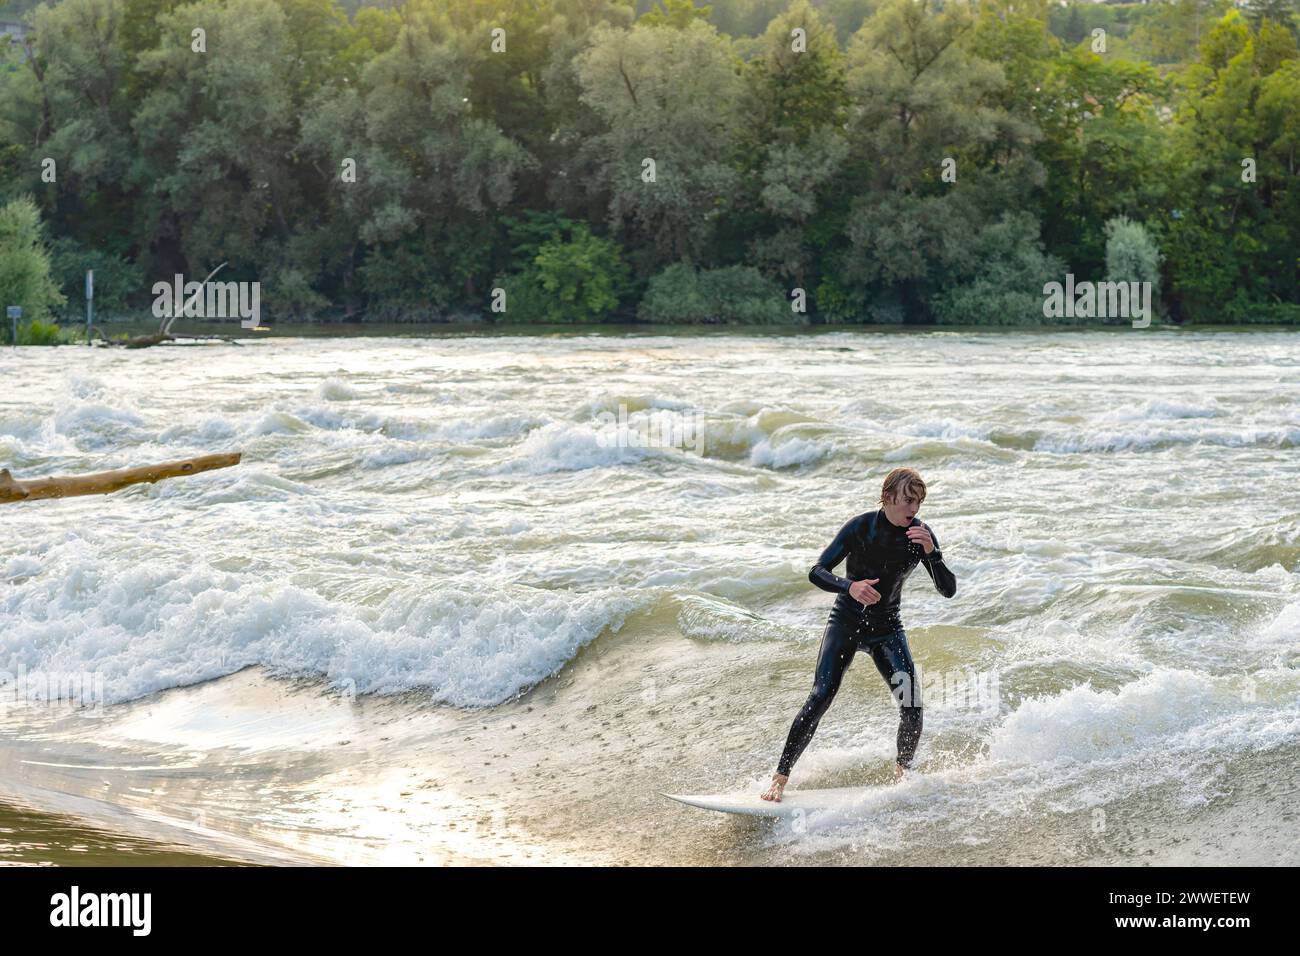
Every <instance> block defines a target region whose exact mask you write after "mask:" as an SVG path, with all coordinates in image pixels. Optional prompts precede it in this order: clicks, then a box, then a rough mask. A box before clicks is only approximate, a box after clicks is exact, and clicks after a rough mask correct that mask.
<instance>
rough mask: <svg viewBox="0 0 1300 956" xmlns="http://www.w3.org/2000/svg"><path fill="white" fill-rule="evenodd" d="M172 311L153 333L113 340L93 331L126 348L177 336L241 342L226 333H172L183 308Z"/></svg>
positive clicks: (147, 346) (99, 331) (148, 344)
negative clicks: (173, 324)
mask: <svg viewBox="0 0 1300 956" xmlns="http://www.w3.org/2000/svg"><path fill="white" fill-rule="evenodd" d="M224 265H225V263H224V262H223V263H221V265H220V266H217V267H216V268H215V269H213V270H212V271H211V272H209V273H208V278H207V279H204V280H203V282H202V283H201V285H207V283H208V279H211V278H212V277H213V276H214V275H216V274H217V273H218V272H220V271H221V267H222V266H224ZM172 311H173V312H174V313H175V314H173V315H165V316H163V318H162V322H160V323H159V324H158V331H157V332H155V333H153V334H152V335H135V336H132V337H131V338H129V339H123V340H122V341H114V340H113V339H110V338H109V337H108V336H107V335H105V334H104V333H103V332H102V331H101V330H100V329H99V328H97V327H94V328H93V331H95V332H98V333H99V337H100V338H101V339H103V340H104V341H105V342H106V343H107V344H109V345H115V346H121V347H122V348H127V349H147V348H149V347H150V346H151V345H162V344H163V343H164V342H175V341H176V340H177V339H178V338H182V339H220V340H221V341H222V342H226V343H228V344H230V345H241V344H242V343H240V342H236V341H235V340H234V339H232V338H230V337H229V336H226V335H172V323H173V322H175V321H176V320H177V318H179V317H180V315H181V313H182V312H184V309H183V308H182V309H173V310H172Z"/></svg>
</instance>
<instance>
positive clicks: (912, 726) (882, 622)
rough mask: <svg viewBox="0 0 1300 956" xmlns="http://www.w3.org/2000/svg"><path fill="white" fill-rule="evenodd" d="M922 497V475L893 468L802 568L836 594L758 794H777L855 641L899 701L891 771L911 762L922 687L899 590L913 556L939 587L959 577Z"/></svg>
mask: <svg viewBox="0 0 1300 956" xmlns="http://www.w3.org/2000/svg"><path fill="white" fill-rule="evenodd" d="M924 500H925V482H924V481H922V480H921V476H920V475H919V474H917V473H916V472H915V471H913V470H912V469H911V468H895V469H894V470H893V471H891V472H890V473H889V474H888V475H886V476H885V482H884V484H883V485H882V486H881V489H880V509H879V510H878V511H873V512H863V513H862V514H860V515H858V516H857V517H854V518H850V519H849V521H848V522H847V523H845V525H844V527H842V528H840V531H839V534H837V535H836V536H835V540H834V541H832V542H831V543H830V544H829V545H828V546H827V547H826V550H825V551H823V552H822V554H821V557H819V558H818V559H817V563H816V564H814V565H813V566H812V568H811V569H810V570H809V571H808V580H809V581H811V582H812V583H813V584H815V585H817V587H819V588H821V589H822V590H823V591H834V592H836V593H837V595H838V597H836V598H835V603H834V604H833V605H832V606H831V613H830V617H829V618H828V619H827V621H826V629H825V631H824V632H823V633H822V643H821V649H820V650H819V651H818V653H817V671H816V675H815V677H814V680H813V689H812V693H811V694H809V695H808V701H807V703H805V704H804V705H803V709H802V710H800V711H799V714H798V716H797V717H795V719H794V724H793V725H791V727H790V734H789V736H788V738H787V739H786V743H785V749H784V750H783V751H782V753H781V759H780V761H779V762H778V764H777V769H776V774H775V775H774V776H773V777H772V783H771V785H770V786H769V787H768V788H767V790H766V791H764V792H763V799H764V800H780V799H781V793H782V791H783V790H784V789H785V785H786V783H787V781H789V779H790V770H791V769H792V768H793V767H794V762H795V761H796V760H798V759H799V755H800V754H801V753H803V750H804V748H805V747H807V746H808V741H810V740H812V736H813V734H814V733H815V732H816V730H817V722H818V721H820V720H821V718H822V715H823V714H824V713H826V708H828V707H829V706H830V705H831V701H832V700H833V699H834V697H835V692H836V691H837V690H839V687H840V680H841V678H843V676H844V672H845V670H847V669H848V666H849V664H850V663H851V662H852V661H853V655H854V654H855V653H856V652H857V650H858V648H862V649H863V650H865V651H867V652H868V653H870V654H871V659H872V661H874V662H875V665H876V670H878V671H880V675H881V676H882V677H883V678H884V679H885V682H886V683H887V684H889V686H890V691H891V693H892V694H893V695H894V698H895V700H896V702H897V703H898V704H899V719H898V758H897V762H896V764H895V768H894V779H895V780H897V779H898V778H899V777H901V776H902V775H903V771H904V770H905V769H906V768H907V767H908V766H909V765H910V764H911V762H912V757H913V755H914V754H915V753H916V745H917V743H919V741H920V739H921V687H920V684H919V683H917V678H916V666H915V665H914V664H913V662H912V654H911V652H910V650H909V649H908V646H907V635H906V634H905V633H904V632H903V622H902V619H901V618H900V617H899V614H898V599H899V595H900V594H901V593H902V591H903V582H904V581H906V580H907V576H908V575H909V574H911V573H912V569H913V568H915V567H916V565H917V564H918V563H920V564H923V565H925V570H926V571H927V572H929V575H930V579H931V580H932V581H934V586H935V588H937V589H938V591H939V593H940V594H942V595H943V596H944V597H952V596H953V595H954V594H956V593H957V579H956V578H955V577H953V573H952V571H950V570H949V569H948V566H947V565H946V564H944V561H943V554H942V552H940V550H939V542H938V541H937V540H935V536H934V532H933V531H932V530H931V528H930V526H929V525H928V524H926V523H925V522H924V521H921V520H920V519H918V518H917V517H916V513H917V511H918V510H919V509H920V507H921V502H922V501H924ZM845 558H848V564H847V565H846V566H845V572H846V573H847V574H848V577H847V578H841V577H838V576H836V575H835V574H833V573H832V572H833V571H834V569H835V568H836V567H837V566H838V565H839V563H840V562H841V561H843V560H844V559H845Z"/></svg>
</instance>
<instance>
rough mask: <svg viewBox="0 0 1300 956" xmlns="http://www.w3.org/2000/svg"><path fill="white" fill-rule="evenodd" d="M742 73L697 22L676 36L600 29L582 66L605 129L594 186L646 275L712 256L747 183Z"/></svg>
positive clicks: (725, 47) (713, 33) (594, 145)
mask: <svg viewBox="0 0 1300 956" xmlns="http://www.w3.org/2000/svg"><path fill="white" fill-rule="evenodd" d="M739 68H740V65H739V61H738V59H737V58H736V57H735V55H734V53H733V52H732V50H731V47H730V42H729V41H728V40H727V39H726V38H725V37H720V36H719V35H718V33H717V30H716V29H714V28H713V27H712V26H710V25H708V24H706V23H704V22H703V21H701V20H698V19H697V20H692V22H691V23H690V24H689V25H687V26H686V27H684V28H682V29H671V30H666V29H659V28H656V27H648V26H645V25H644V24H640V23H638V24H637V25H636V26H634V27H633V28H632V29H630V30H617V29H612V28H610V27H607V26H605V25H603V24H602V25H598V26H597V27H596V28H595V30H593V32H592V43H591V46H590V48H589V49H588V50H587V51H586V52H585V53H584V54H582V55H581V56H580V57H579V63H578V76H579V80H580V82H581V85H582V94H581V95H582V99H583V100H584V101H585V102H586V103H587V104H588V105H589V106H591V107H592V109H594V110H595V111H596V112H597V113H598V114H599V116H600V119H601V121H602V123H603V124H604V127H605V129H604V132H602V133H600V134H598V135H597V136H595V137H594V139H593V141H592V142H591V144H590V148H591V149H592V150H593V152H594V155H595V157H596V179H595V182H594V183H593V184H592V185H594V186H597V187H598V188H601V189H602V190H604V191H606V192H607V194H608V195H609V197H610V200H609V222H610V225H611V227H612V228H613V229H614V230H615V231H617V232H619V233H621V234H623V235H624V236H626V237H628V239H629V240H630V241H629V243H628V244H629V245H630V246H632V247H633V248H636V249H637V250H639V252H640V255H639V256H636V257H635V258H636V259H637V265H638V271H639V272H640V273H641V274H643V275H644V274H647V273H648V272H650V271H652V270H653V269H654V268H655V267H656V266H658V265H662V264H664V263H667V262H670V261H673V260H678V259H679V260H684V261H688V262H698V261H701V260H702V259H704V258H705V257H706V256H707V253H708V246H709V243H710V241H711V240H712V238H713V234H714V230H715V228H716V224H717V221H718V219H719V218H720V217H722V216H723V215H725V214H726V212H727V210H728V208H729V206H730V201H731V196H732V195H733V193H734V191H735V189H736V185H737V182H738V178H739V177H738V173H737V170H736V168H735V166H734V164H733V163H731V162H730V157H731V155H732V153H733V149H734V143H735V141H736V137H737V134H738V128H739V115H738V110H737V104H738V102H739V99H740V97H739V92H740V85H741V78H740V75H739ZM652 169H653V181H650V172H651V170H652Z"/></svg>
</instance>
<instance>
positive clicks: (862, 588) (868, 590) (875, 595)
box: [849, 578, 880, 604]
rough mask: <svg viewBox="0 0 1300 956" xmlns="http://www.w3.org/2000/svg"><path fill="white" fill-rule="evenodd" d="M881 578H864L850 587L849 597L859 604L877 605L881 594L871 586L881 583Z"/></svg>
mask: <svg viewBox="0 0 1300 956" xmlns="http://www.w3.org/2000/svg"><path fill="white" fill-rule="evenodd" d="M879 581H880V578H863V579H862V580H861V581H854V582H853V583H852V584H850V585H849V597H851V598H853V600H855V601H857V602H858V603H859V604H875V603H876V602H877V601H879V600H880V592H879V591H877V590H876V589H875V588H873V587H872V586H871V585H873V584H877V583H879Z"/></svg>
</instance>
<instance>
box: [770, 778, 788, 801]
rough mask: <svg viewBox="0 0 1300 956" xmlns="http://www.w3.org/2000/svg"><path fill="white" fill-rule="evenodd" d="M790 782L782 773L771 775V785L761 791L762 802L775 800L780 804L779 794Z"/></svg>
mask: <svg viewBox="0 0 1300 956" xmlns="http://www.w3.org/2000/svg"><path fill="white" fill-rule="evenodd" d="M789 782H790V778H789V777H787V776H786V775H785V774H783V773H778V774H773V775H772V783H771V784H770V785H769V786H768V788H767V789H766V790H764V791H763V799H764V800H775V801H776V802H777V803H780V802H781V792H782V791H783V790H785V785H786V784H787V783H789Z"/></svg>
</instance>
